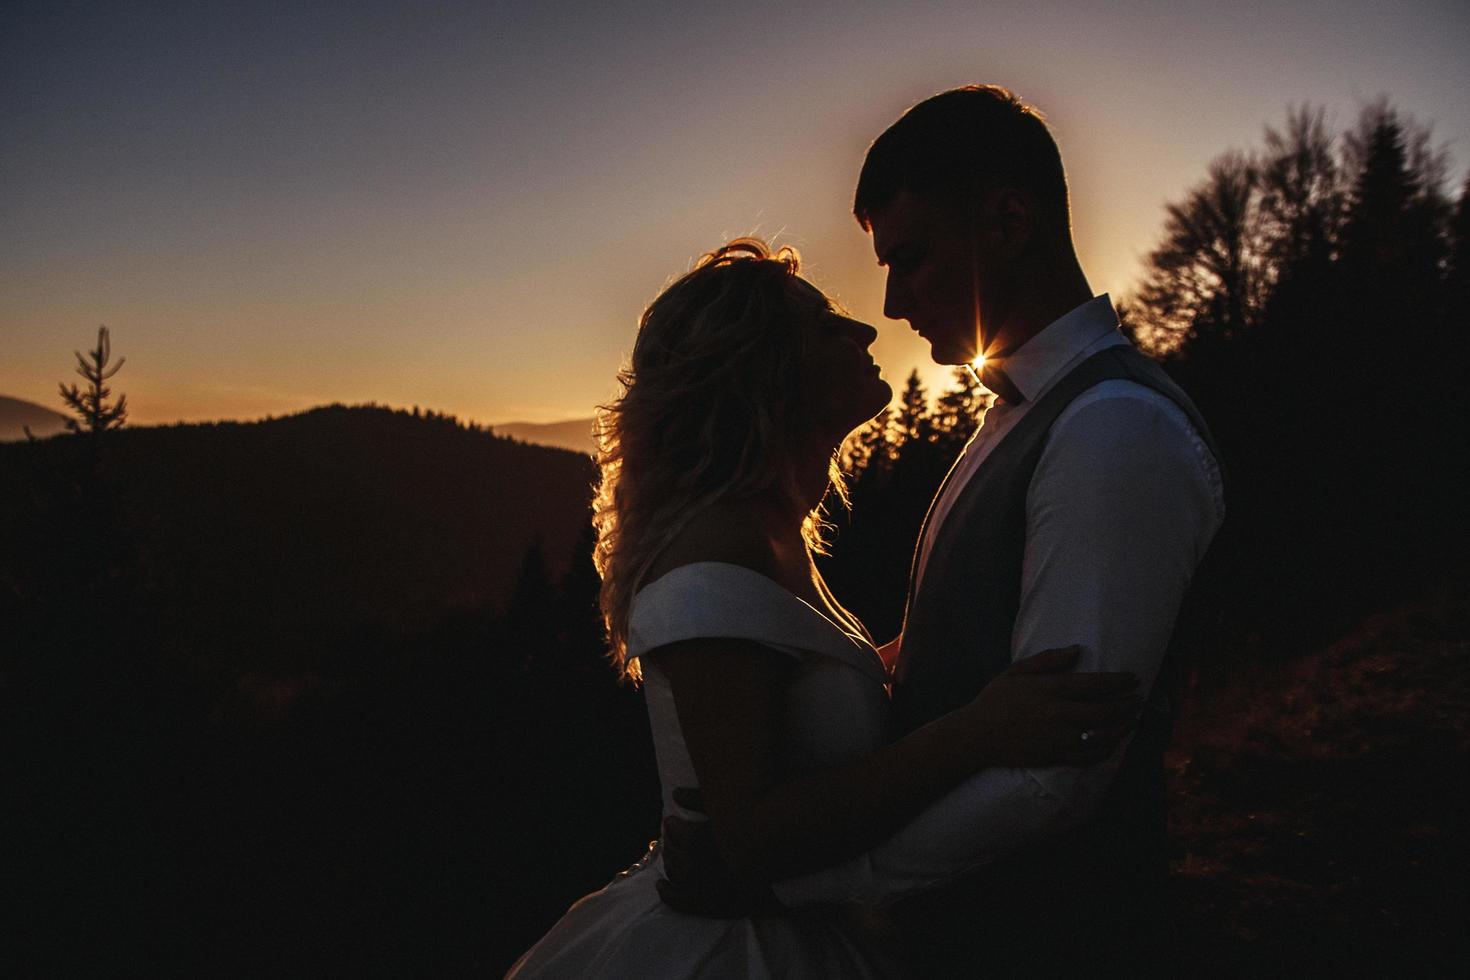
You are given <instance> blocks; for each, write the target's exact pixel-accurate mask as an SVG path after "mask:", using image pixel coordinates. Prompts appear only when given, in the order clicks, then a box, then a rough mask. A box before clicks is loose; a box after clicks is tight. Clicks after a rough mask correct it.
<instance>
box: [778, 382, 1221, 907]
mask: <svg viewBox="0 0 1470 980" xmlns="http://www.w3.org/2000/svg"><path fill="white" fill-rule="evenodd" d="M1223 514H1224V501H1223V495H1222V490H1221V485H1220V477H1219V469H1218V466H1217V465H1216V463H1215V461H1214V459H1213V457H1212V456H1211V455H1210V453H1209V450H1208V449H1207V448H1206V447H1205V445H1204V442H1203V440H1202V439H1200V437H1199V435H1198V433H1196V432H1195V431H1194V429H1193V427H1192V426H1191V425H1190V424H1189V422H1188V421H1187V419H1186V418H1185V416H1184V414H1183V412H1181V411H1180V410H1179V408H1178V407H1177V406H1175V405H1174V404H1173V403H1172V402H1169V401H1168V400H1167V399H1165V398H1164V397H1163V396H1160V395H1157V394H1155V393H1154V392H1152V391H1150V390H1148V389H1144V388H1142V387H1141V386H1138V385H1134V384H1132V383H1131V382H1105V383H1103V384H1102V385H1099V386H1097V388H1094V389H1092V391H1089V392H1088V393H1086V394H1085V395H1083V396H1082V397H1080V398H1079V399H1077V401H1076V402H1074V403H1073V404H1072V405H1071V406H1069V407H1068V409H1067V411H1066V412H1064V413H1063V415H1062V416H1061V417H1060V418H1059V419H1058V420H1057V422H1056V424H1055V425H1054V426H1053V428H1052V432H1051V435H1050V440H1049V442H1048V446H1047V448H1046V450H1045V451H1044V452H1043V454H1042V457H1041V460H1040V462H1039V463H1038V465H1037V468H1036V472H1035V473H1034V474H1033V477H1032V481H1031V486H1030V490H1029V493H1028V497H1027V529H1026V550H1025V557H1024V559H1023V563H1022V573H1021V575H1022V583H1021V607H1020V613H1019V615H1018V617H1017V620H1016V626H1015V631H1014V633H1013V634H1012V639H1011V657H1012V659H1013V660H1015V659H1020V658H1023V657H1028V656H1031V655H1032V654H1036V653H1040V652H1041V651H1042V650H1046V649H1050V648H1054V647H1063V646H1068V645H1071V644H1074V643H1075V644H1079V645H1080V646H1081V647H1082V657H1081V660H1080V663H1079V666H1078V670H1081V671H1100V670H1127V671H1132V672H1134V673H1136V674H1138V675H1139V677H1140V679H1141V681H1142V683H1143V685H1144V688H1145V689H1147V688H1148V687H1149V686H1150V685H1152V683H1153V681H1154V679H1155V677H1156V676H1157V675H1158V671H1159V667H1160V665H1161V663H1162V662H1163V657H1164V652H1165V648H1166V647H1167V645H1168V642H1169V636H1170V634H1171V632H1172V631H1173V627H1174V620H1175V618H1176V616H1177V614H1178V611H1179V605H1180V602H1181V601H1182V600H1183V597H1184V593H1185V590H1186V589H1187V588H1188V585H1189V581H1190V578H1191V577H1192V575H1193V573H1194V569H1195V567H1196V566H1197V565H1198V563H1199V560H1200V559H1201V558H1202V557H1203V556H1204V552H1205V549H1206V548H1207V547H1208V546H1209V543H1210V540H1211V538H1212V537H1213V536H1214V534H1215V531H1216V529H1217V528H1218V527H1219V524H1220V520H1221V518H1222V517H1223ZM1121 757H1122V751H1121V749H1120V751H1118V752H1115V753H1114V754H1113V757H1112V758H1111V759H1110V760H1108V761H1107V762H1104V763H1101V764H1099V765H1096V766H1091V767H1088V768H1085V769H1080V768H1073V767H1056V768H1037V769H1003V768H997V769H987V770H985V771H984V772H981V773H979V774H977V775H975V776H973V777H971V778H970V779H969V780H967V781H965V782H964V783H962V784H960V785H959V786H958V787H956V788H955V789H954V790H952V791H951V792H950V793H949V794H947V795H946V796H944V797H942V798H941V799H940V800H939V801H938V802H936V803H935V804H933V805H932V806H930V807H929V808H928V809H927V810H925V811H924V812H923V813H922V814H920V815H919V816H918V817H917V818H915V819H914V820H913V821H911V822H910V823H909V824H908V825H907V826H905V827H904V828H903V829H901V830H900V831H899V832H898V833H897V834H896V835H895V836H894V837H893V838H891V839H890V840H888V841H886V842H885V843H883V844H881V845H879V846H878V847H876V848H874V849H873V850H872V851H869V852H868V853H866V854H863V855H860V856H859V857H858V858H855V859H853V860H851V861H848V862H846V863H844V864H842V865H839V866H837V867H834V868H830V869H825V870H823V871H820V872H815V873H813V874H809V875H805V876H802V877H800V878H794V879H790V880H787V881H782V882H778V883H777V884H776V885H775V891H776V896H777V898H778V899H780V900H781V901H782V902H783V903H785V904H787V905H788V906H792V907H800V906H805V905H814V904H830V903H856V904H861V905H869V906H881V905H885V904H888V903H891V902H893V901H897V900H898V899H901V898H903V897H905V896H907V895H910V894H913V893H915V892H918V891H923V890H925V889H928V888H932V887H935V886H937V885H940V884H943V883H944V882H946V881H949V880H951V879H953V878H956V877H960V876H962V875H964V874H967V873H968V872H970V871H973V870H975V869H976V868H978V867H980V866H982V865H985V864H987V863H989V862H991V861H994V860H996V859H997V858H999V857H1002V856H1003V855H1005V854H1007V853H1009V852H1011V851H1013V850H1016V849H1018V848H1021V847H1024V846H1026V845H1028V844H1030V843H1033V842H1036V841H1038V840H1041V839H1044V838H1045V837H1047V836H1048V835H1051V834H1055V833H1058V832H1060V831H1062V830H1065V829H1067V828H1070V827H1072V826H1076V825H1077V824H1079V823H1081V822H1083V821H1085V820H1086V819H1087V817H1088V816H1089V815H1090V814H1091V813H1092V812H1093V810H1094V808H1095V807H1096V805H1097V804H1098V802H1099V801H1100V800H1101V798H1102V795H1103V792H1104V791H1105V790H1106V789H1107V786H1108V784H1109V783H1110V782H1111V781H1112V778H1113V776H1114V775H1115V774H1116V772H1117V768H1118V765H1119V763H1120V762H1121Z"/></svg>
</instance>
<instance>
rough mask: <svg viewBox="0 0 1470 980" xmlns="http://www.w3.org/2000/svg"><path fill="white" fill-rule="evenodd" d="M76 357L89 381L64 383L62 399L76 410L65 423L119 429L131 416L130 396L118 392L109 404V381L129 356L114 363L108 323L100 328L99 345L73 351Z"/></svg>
mask: <svg viewBox="0 0 1470 980" xmlns="http://www.w3.org/2000/svg"><path fill="white" fill-rule="evenodd" d="M73 353H75V354H76V357H77V374H79V375H81V376H82V378H83V380H85V381H86V382H87V387H85V388H82V387H80V386H78V385H76V384H70V385H67V384H62V385H61V386H60V388H61V399H62V401H64V402H66V404H67V406H68V407H69V408H70V409H71V410H72V411H73V412H75V413H76V415H77V417H76V418H75V419H67V420H66V427H67V428H68V429H70V430H71V431H72V432H82V431H84V430H85V431H87V432H91V433H94V434H101V433H103V432H106V431H107V430H109V429H120V428H122V427H123V425H124V424H125V423H126V422H127V418H128V396H127V395H119V396H118V399H117V401H116V402H115V403H111V404H109V402H108V399H109V398H110V397H111V396H112V389H111V388H108V387H107V382H108V381H109V380H111V379H112V377H113V376H114V375H116V374H117V372H119V371H121V370H122V366H123V363H124V362H125V361H126V360H127V358H125V357H123V358H118V362H117V363H116V364H114V365H112V366H111V367H109V366H108V361H110V360H111V359H112V338H111V336H110V335H109V333H108V330H107V328H106V327H98V328H97V346H96V347H95V348H93V349H92V350H89V351H88V352H87V355H86V356H85V357H83V356H82V352H81V351H74V352H73Z"/></svg>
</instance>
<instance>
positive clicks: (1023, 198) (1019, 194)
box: [990, 185, 1036, 259]
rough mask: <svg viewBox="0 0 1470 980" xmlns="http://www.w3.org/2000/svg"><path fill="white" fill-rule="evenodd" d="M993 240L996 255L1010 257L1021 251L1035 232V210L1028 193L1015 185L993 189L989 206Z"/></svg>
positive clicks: (1024, 249) (1023, 250)
mask: <svg viewBox="0 0 1470 980" xmlns="http://www.w3.org/2000/svg"><path fill="white" fill-rule="evenodd" d="M990 218H991V228H992V235H993V236H994V238H993V243H994V245H995V248H996V252H997V254H999V255H1000V256H1002V257H1004V258H1007V259H1014V258H1016V257H1017V256H1019V255H1021V253H1023V252H1025V251H1026V249H1027V247H1028V246H1029V245H1030V244H1031V240H1032V237H1033V236H1034V234H1035V231H1036V209H1035V207H1034V202H1033V200H1032V197H1031V195H1030V194H1028V193H1026V192H1025V191H1024V190H1022V189H1021V188H1019V187H1014V186H1012V185H1003V186H1001V187H1000V188H998V189H997V191H996V193H995V197H994V199H993V202H992V204H991V208H990Z"/></svg>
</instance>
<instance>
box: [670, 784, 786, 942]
mask: <svg viewBox="0 0 1470 980" xmlns="http://www.w3.org/2000/svg"><path fill="white" fill-rule="evenodd" d="M674 802H675V803H677V804H678V805H679V806H681V807H683V808H684V809H685V810H690V811H693V812H695V813H703V812H704V800H703V798H702V797H701V795H700V792H699V790H697V789H691V788H688V787H683V786H681V787H677V788H675V790H674ZM662 850H663V860H664V874H665V875H666V876H667V877H664V878H660V879H659V880H658V896H659V898H661V899H663V902H664V904H665V905H668V906H669V907H671V908H673V909H676V910H678V911H680V912H686V913H688V914H690V915H701V916H705V917H706V918H716V919H731V918H742V917H746V916H751V915H755V914H757V913H760V912H774V911H778V910H779V908H780V905H779V904H778V903H777V902H776V897H775V895H773V894H772V893H771V889H770V888H769V887H768V886H766V885H763V884H762V885H753V884H750V883H748V882H742V881H740V880H738V879H737V878H736V877H735V876H734V875H733V874H731V873H730V870H729V869H728V868H727V867H725V863H724V861H722V860H721V859H720V852H719V849H718V848H717V847H716V846H715V838H714V834H713V833H711V832H710V825H709V821H708V820H698V821H696V820H685V819H683V818H682V817H675V816H668V817H664V821H663V843H662Z"/></svg>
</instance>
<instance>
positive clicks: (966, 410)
mask: <svg viewBox="0 0 1470 980" xmlns="http://www.w3.org/2000/svg"><path fill="white" fill-rule="evenodd" d="M989 404H990V396H989V395H988V394H986V392H985V390H984V389H983V388H982V387H981V385H980V379H979V378H978V377H976V375H975V373H974V372H973V371H972V370H970V369H969V368H968V367H957V368H955V369H954V385H953V386H952V387H951V388H950V389H949V390H948V391H946V392H945V393H944V394H942V395H940V396H939V399H938V400H937V401H936V402H935V406H934V426H935V430H936V432H937V435H938V442H939V444H940V445H941V446H942V447H943V449H944V451H945V452H946V453H947V454H949V455H951V456H958V455H959V452H960V450H961V449H963V448H964V447H965V443H967V442H969V441H970V437H971V436H972V435H974V434H975V430H976V429H977V428H978V427H979V425H980V417H981V414H982V413H983V412H984V411H985V409H986V408H987V407H988V406H989Z"/></svg>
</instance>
